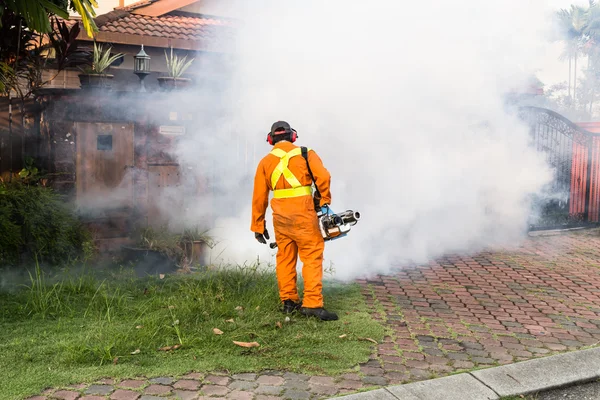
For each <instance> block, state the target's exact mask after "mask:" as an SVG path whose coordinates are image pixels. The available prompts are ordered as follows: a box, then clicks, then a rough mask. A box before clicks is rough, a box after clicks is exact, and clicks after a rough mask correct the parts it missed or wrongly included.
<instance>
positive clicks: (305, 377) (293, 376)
mask: <svg viewBox="0 0 600 400" xmlns="http://www.w3.org/2000/svg"><path fill="white" fill-rule="evenodd" d="M283 378H284V379H286V380H287V379H296V380H301V381H307V380H308V378H310V376H308V375H304V374H296V373H294V372H286V373H285V374H283Z"/></svg>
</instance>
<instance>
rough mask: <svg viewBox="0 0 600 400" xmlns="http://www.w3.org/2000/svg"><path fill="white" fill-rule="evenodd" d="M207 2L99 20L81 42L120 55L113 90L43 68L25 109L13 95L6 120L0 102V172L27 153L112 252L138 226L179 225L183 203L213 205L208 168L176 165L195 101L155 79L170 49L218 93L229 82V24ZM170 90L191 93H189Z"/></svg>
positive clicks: (145, 8)
mask: <svg viewBox="0 0 600 400" xmlns="http://www.w3.org/2000/svg"><path fill="white" fill-rule="evenodd" d="M205 5H206V2H205V1H203V0H195V1H194V0H143V1H139V2H136V3H132V4H128V5H121V6H120V7H117V8H115V9H114V10H112V11H109V12H107V13H105V14H102V15H99V16H98V17H97V18H96V19H95V21H96V24H97V26H98V28H99V32H98V33H97V34H96V35H95V37H94V38H93V39H92V38H91V37H89V36H87V35H86V34H85V32H84V31H83V30H82V32H81V34H80V36H79V37H78V41H79V43H80V44H81V46H87V47H92V43H93V40H94V41H95V42H96V43H99V44H103V45H105V46H112V52H113V53H123V54H124V56H123V57H122V58H121V59H119V60H118V61H117V62H115V63H114V64H113V66H111V68H110V74H112V75H114V79H113V84H112V89H110V90H107V89H99V90H90V89H82V88H81V87H80V82H79V78H78V75H79V74H80V70H78V69H75V68H71V69H67V70H65V71H62V72H61V73H60V74H58V75H57V74H56V71H52V70H48V71H46V72H45V73H46V76H47V77H51V78H53V79H51V81H50V82H49V83H48V84H47V85H45V86H44V87H43V88H42V89H41V90H39V91H38V92H36V94H35V97H34V98H33V99H31V98H30V99H28V100H27V101H26V102H25V103H24V105H25V106H24V107H17V102H18V101H17V99H14V98H13V99H12V114H11V115H10V118H8V115H9V114H8V112H7V110H8V100H7V99H6V98H0V111H2V112H0V176H2V175H4V176H5V177H6V175H7V173H8V175H11V174H14V173H16V172H18V171H19V169H20V168H22V167H23V165H24V160H25V155H28V156H33V157H34V158H35V160H36V165H37V166H38V167H39V168H41V169H43V170H45V171H46V172H47V173H48V177H49V179H48V185H51V186H52V187H53V188H54V189H56V190H58V191H60V192H61V193H64V194H65V195H67V197H68V199H70V201H72V202H73V204H74V206H75V207H76V208H77V209H78V210H79V212H80V215H82V217H83V218H84V221H85V222H86V223H87V225H88V226H89V227H90V228H91V229H92V230H93V232H94V236H95V239H96V244H97V245H98V247H99V248H100V249H101V250H102V251H108V252H110V251H118V250H119V249H120V248H121V246H122V245H124V244H128V243H131V240H132V234H133V233H134V232H136V231H137V230H138V229H141V228H142V229H143V228H145V227H150V226H160V225H162V224H164V223H167V222H168V223H171V225H173V224H175V229H179V228H180V227H179V226H177V224H178V223H182V221H173V220H172V218H170V215H169V210H170V209H181V208H182V207H186V201H190V202H195V205H196V206H197V204H198V199H200V198H202V199H204V201H203V204H204V207H206V208H210V207H209V206H208V205H207V204H210V198H211V192H210V182H209V181H208V180H207V179H206V177H207V176H210V175H211V172H212V171H199V170H198V168H199V167H198V166H197V165H191V166H190V165H185V166H182V165H181V162H180V160H179V159H177V157H175V156H174V149H175V148H177V146H178V144H179V143H180V141H182V140H185V139H186V135H188V134H189V132H190V131H191V130H192V129H195V128H196V127H197V125H198V124H200V123H201V122H200V121H195V120H194V113H195V111H197V110H195V107H197V105H196V104H194V103H193V102H192V101H190V98H186V96H185V94H184V93H183V92H182V93H181V94H180V95H179V94H176V95H173V93H172V92H171V94H169V93H167V92H165V91H164V90H161V88H160V87H159V85H158V83H157V78H158V77H159V76H160V75H162V74H165V72H166V65H165V59H164V52H165V51H171V49H173V51H175V52H177V53H179V54H180V55H187V56H188V57H190V58H195V62H194V65H193V66H192V67H191V68H190V69H189V70H188V71H187V74H186V76H187V77H188V78H191V80H192V82H193V83H194V84H196V85H202V87H203V88H206V87H207V84H210V88H211V89H215V88H216V91H217V92H218V87H219V85H221V84H224V83H226V82H224V79H222V75H221V74H223V73H224V72H226V71H227V65H228V58H229V57H230V55H229V54H230V53H229V52H228V45H229V43H230V40H231V38H232V37H233V33H234V23H235V22H234V20H232V19H231V18H227V17H220V16H214V15H208V14H206V13H204V12H203V11H205ZM66 23H67V24H70V25H71V26H72V25H73V24H77V23H80V22H79V21H78V19H76V18H73V19H70V20H68V21H66ZM142 45H143V49H144V51H145V52H146V53H147V54H148V55H149V56H150V57H151V61H150V71H151V74H150V75H149V76H147V77H146V78H145V80H144V82H145V86H146V89H147V91H146V92H142V91H141V90H140V80H139V78H138V76H136V75H135V74H134V73H133V63H134V56H135V55H136V54H138V53H139V52H140V50H141V49H142ZM176 90H183V91H184V92H185V91H187V93H194V90H195V88H194V87H187V88H184V89H176ZM203 90H206V89H203ZM21 108H22V110H23V113H21ZM188 136H189V135H188ZM201 151H202V149H198V154H199V157H202V154H201ZM207 199H208V200H207ZM205 211H206V212H204V213H203V215H204V216H205V217H206V219H204V220H203V221H201V223H203V224H204V228H206V227H208V226H210V224H211V220H210V210H205ZM180 214H181V213H180Z"/></svg>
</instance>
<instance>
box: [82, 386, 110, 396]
mask: <svg viewBox="0 0 600 400" xmlns="http://www.w3.org/2000/svg"><path fill="white" fill-rule="evenodd" d="M114 390H115V388H114V387H113V386H111V385H91V386H90V387H89V388H87V390H86V391H85V394H99V395H104V396H107V395H109V394H111V393H112V392H113V391H114Z"/></svg>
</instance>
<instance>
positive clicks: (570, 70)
mask: <svg viewBox="0 0 600 400" xmlns="http://www.w3.org/2000/svg"><path fill="white" fill-rule="evenodd" d="M571 76H573V71H572V69H571V56H569V98H570V97H571Z"/></svg>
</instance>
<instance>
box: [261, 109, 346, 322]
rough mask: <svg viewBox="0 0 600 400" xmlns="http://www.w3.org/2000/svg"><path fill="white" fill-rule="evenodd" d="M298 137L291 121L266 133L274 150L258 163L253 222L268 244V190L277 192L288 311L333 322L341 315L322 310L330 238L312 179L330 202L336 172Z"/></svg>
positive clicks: (280, 269) (281, 277)
mask: <svg viewBox="0 0 600 400" xmlns="http://www.w3.org/2000/svg"><path fill="white" fill-rule="evenodd" d="M297 137H298V135H297V133H296V131H295V130H294V129H292V128H291V127H290V125H289V124H288V123H287V122H284V121H277V122H275V123H274V124H273V126H272V127H271V132H269V134H268V135H267V142H269V144H271V145H273V146H274V148H273V150H272V151H271V152H270V153H269V154H267V155H266V156H265V157H264V158H263V159H262V160H261V161H260V163H259V164H258V168H257V169H256V176H255V177H254V195H253V197H252V225H251V227H250V230H251V231H252V232H254V236H255V238H256V240H258V241H259V242H260V243H262V244H266V243H267V241H266V240H268V239H269V232H268V231H267V227H266V223H265V212H266V210H267V207H268V205H269V192H270V191H271V190H272V191H273V200H271V208H272V209H273V227H274V228H275V241H276V242H277V247H278V249H279V250H278V251H277V267H276V273H277V284H278V286H279V297H280V299H281V301H282V302H283V312H285V313H292V312H294V311H297V310H298V311H300V313H301V314H304V315H307V316H315V317H317V318H320V319H321V320H323V321H334V320H337V319H338V316H337V315H336V314H335V313H333V312H329V311H327V310H325V309H324V308H323V294H322V288H323V284H322V278H323V250H324V248H325V242H324V241H323V236H322V235H321V232H320V230H319V222H318V219H317V212H316V210H315V202H314V201H313V197H312V186H311V185H312V178H311V175H310V172H309V169H308V166H307V162H308V163H309V164H310V170H311V171H312V175H313V177H314V180H315V185H316V187H317V189H318V191H319V192H320V194H321V199H320V204H319V205H320V206H321V207H328V206H329V204H330V203H331V193H330V190H329V185H330V181H331V176H330V175H329V171H327V169H325V167H324V166H323V162H322V161H321V159H320V158H319V156H318V155H317V154H316V153H315V152H314V151H312V150H310V149H308V152H307V159H305V158H304V157H303V156H302V152H301V148H300V147H298V146H296V145H294V144H293V143H294V142H295V141H296V138H297ZM298 254H300V260H301V261H302V263H303V264H304V265H303V268H302V277H303V278H304V300H303V301H302V303H300V297H299V296H298V289H297V287H296V278H297V274H296V262H297V260H298Z"/></svg>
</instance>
